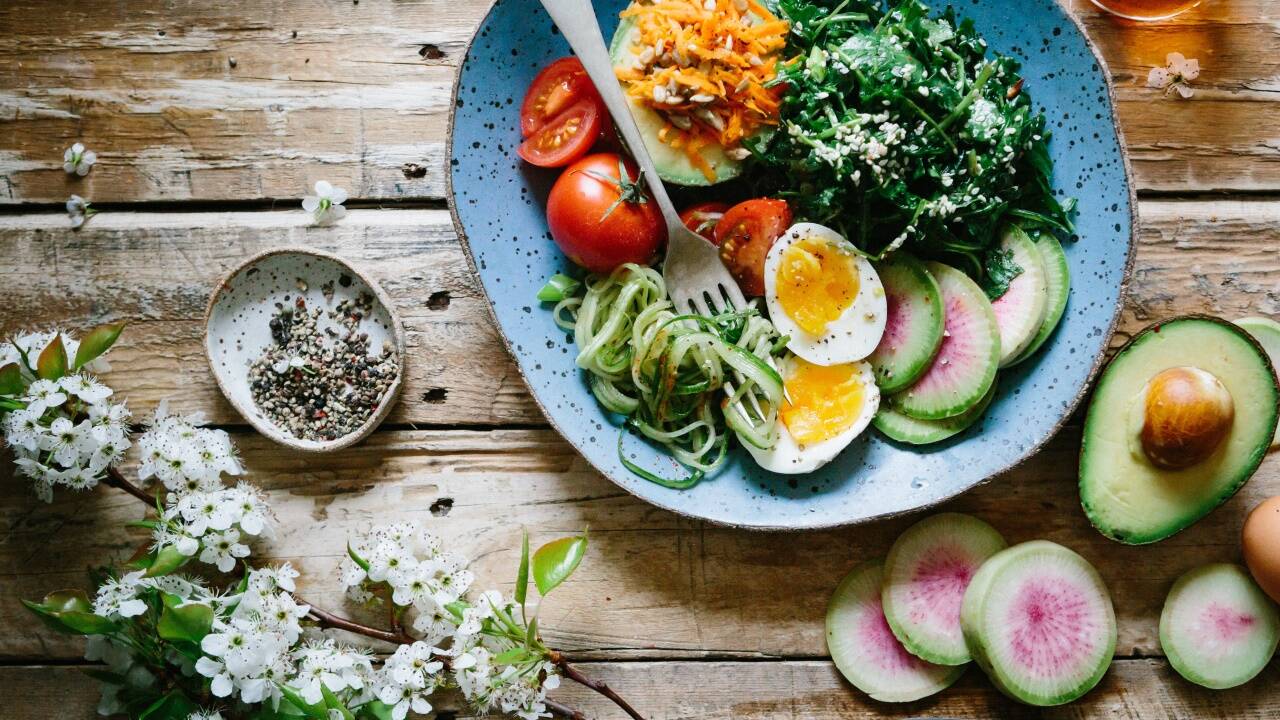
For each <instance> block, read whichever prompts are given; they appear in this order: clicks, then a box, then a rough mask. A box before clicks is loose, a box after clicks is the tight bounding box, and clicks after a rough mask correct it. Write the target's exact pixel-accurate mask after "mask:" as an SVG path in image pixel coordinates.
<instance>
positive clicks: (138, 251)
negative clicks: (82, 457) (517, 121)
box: [0, 201, 1280, 424]
mask: <svg viewBox="0 0 1280 720" xmlns="http://www.w3.org/2000/svg"><path fill="white" fill-rule="evenodd" d="M1141 213H1142V216H1143V219H1144V220H1143V231H1142V234H1141V243H1140V246H1139V248H1138V257H1137V262H1136V264H1135V270H1134V275H1133V279H1132V281H1131V283H1130V294H1129V299H1128V304H1127V305H1126V309H1125V314H1124V318H1123V322H1122V324H1121V334H1120V335H1119V336H1118V338H1119V339H1123V338H1124V337H1125V336H1126V335H1127V334H1128V333H1131V332H1133V331H1135V330H1137V329H1138V328H1140V327H1141V326H1143V325H1145V324H1146V323H1148V322H1151V321H1153V320H1156V319H1159V318H1162V317H1166V316H1168V315H1172V314H1175V313H1183V312H1210V313H1219V314H1223V315H1226V316H1229V317H1237V316H1240V315H1246V314H1264V315H1266V314H1270V315H1280V283H1277V282H1276V279H1275V278H1276V277H1277V273H1280V202H1268V201H1249V202H1234V201H1219V202H1201V203H1180V202H1164V201H1149V202H1144V203H1142V206H1141ZM307 221H308V218H307V216H306V215H305V214H304V213H303V212H301V211H300V210H299V211H291V212H285V211H281V212H269V213H267V212H236V213H136V214H135V213H103V214H101V215H98V216H95V217H94V218H93V219H92V220H90V221H89V223H88V224H87V225H86V226H85V228H84V229H82V230H80V231H79V232H74V233H73V232H71V231H69V230H67V229H66V226H65V224H64V223H65V219H64V218H63V216H61V215H55V214H39V215H21V216H0V246H2V247H4V248H5V252H6V253H7V258H6V263H7V268H8V269H7V271H6V302H4V303H0V332H12V331H14V330H17V329H20V328H22V327H29V326H33V325H34V326H46V325H50V324H53V323H64V324H66V325H67V326H69V327H85V326H88V325H91V324H93V323H97V322H101V321H103V320H107V319H127V320H129V321H130V322H131V323H133V325H132V327H131V328H130V329H129V330H128V331H127V332H126V333H125V336H124V338H123V339H122V341H121V346H120V347H119V348H117V349H115V350H113V352H112V355H111V357H112V358H113V359H114V360H115V361H116V362H115V366H114V369H113V370H112V372H111V374H110V377H109V380H110V382H111V383H112V384H113V386H114V387H115V388H116V389H117V390H119V391H120V392H121V393H122V395H124V396H126V397H128V398H129V402H130V405H131V406H132V407H133V408H134V409H135V411H137V412H140V413H141V412H149V411H150V409H151V408H152V407H154V405H155V404H156V403H157V402H158V401H159V400H161V399H163V398H166V397H168V398H171V399H172V400H173V401H174V402H175V403H176V405H175V406H176V407H180V408H183V409H186V410H194V409H201V410H204V411H206V412H207V413H208V414H209V417H210V419H211V421H213V422H218V423H228V422H235V423H239V422H242V420H241V419H240V418H239V416H237V415H236V414H235V413H234V411H233V410H232V409H231V408H230V406H229V405H228V404H227V403H226V402H225V401H224V400H223V399H222V396H221V395H220V394H219V393H218V391H217V389H216V387H215V386H214V385H213V381H212V378H211V377H210V375H209V373H208V367H207V364H206V363H205V360H204V356H203V350H202V349H201V333H202V331H203V326H202V322H203V320H202V318H203V313H204V306H205V302H206V299H207V296H208V293H209V291H210V290H211V289H212V287H213V284H214V283H215V282H216V281H217V279H218V278H219V277H221V276H222V275H223V274H224V273H225V272H226V271H228V270H229V269H230V268H232V267H234V266H235V265H236V264H238V263H239V262H240V261H241V260H242V259H243V258H244V257H247V256H248V255H250V254H252V253H254V252H256V251H258V250H261V249H264V248H268V247H274V246H279V245H285V244H293V243H302V244H307V245H313V246H315V247H320V248H323V249H328V250H333V251H335V252H338V253H341V254H343V255H345V256H347V257H348V258H350V259H351V260H352V261H354V262H357V263H359V264H362V265H364V266H366V267H367V268H368V269H369V270H370V272H371V274H372V275H373V276H374V277H376V278H379V279H380V280H381V281H382V282H383V284H384V286H385V287H386V289H387V291H388V293H390V295H391V297H392V298H393V299H394V300H395V301H396V303H397V305H398V308H399V310H400V313H401V315H402V316H403V317H404V321H405V324H406V328H407V330H408V333H409V338H408V344H409V357H408V363H407V372H408V384H407V386H406V392H405V394H404V396H403V397H402V399H401V401H400V405H399V407H398V408H396V410H395V411H394V412H393V414H392V416H391V418H390V421H391V422H393V423H405V422H409V423H432V424H446V423H468V424H507V423H541V422H543V419H542V416H541V415H540V414H539V413H538V411H537V410H536V408H534V406H533V403H532V402H531V401H530V399H529V398H528V395H527V391H526V390H525V388H524V384H523V383H522V382H521V381H520V378H519V374H518V373H517V372H516V369H515V365H514V364H513V363H512V362H511V361H510V360H509V359H508V357H507V355H506V352H505V350H504V349H503V348H502V345H501V343H499V342H498V340H497V336H496V334H495V333H494V331H493V330H492V327H491V325H490V322H489V317H488V312H487V310H486V309H485V304H484V299H483V298H482V297H481V296H480V294H479V291H478V290H477V288H476V286H475V284H474V279H473V278H472V277H471V274H470V271H469V269H468V267H467V263H466V260H465V258H464V257H463V254H462V251H461V249H460V248H459V247H458V244H457V240H456V238H455V236H454V234H453V228H452V225H451V224H450V222H449V218H448V214H447V213H445V212H443V211H438V210H394V211H392V210H356V211H353V212H352V213H351V214H349V215H348V216H347V218H346V219H345V220H343V221H342V222H341V223H339V224H338V225H337V226H335V227H328V228H319V227H308V226H307ZM531 242H539V243H541V242H545V240H543V239H541V238H537V239H533V240H531ZM1083 242H1088V239H1085V240H1084V241H1083ZM477 359H480V360H482V361H480V362H477Z"/></svg>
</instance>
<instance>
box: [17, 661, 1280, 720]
mask: <svg viewBox="0 0 1280 720" xmlns="http://www.w3.org/2000/svg"><path fill="white" fill-rule="evenodd" d="M583 667H584V669H585V670H586V671H588V672H590V673H591V674H592V675H593V676H595V677H598V678H600V679H602V680H604V681H606V682H607V683H609V685H610V686H612V687H613V688H615V689H616V690H617V691H618V692H619V693H620V694H621V695H622V696H623V697H625V698H627V700H628V701H629V702H631V703H632V704H633V705H634V706H635V707H636V709H637V710H639V711H640V712H641V713H642V714H643V715H644V716H645V717H646V718H648V720H801V719H802V718H803V719H804V720H870V719H872V718H904V719H905V718H919V717H922V716H927V717H946V718H953V719H955V720H961V719H964V720H969V719H972V720H989V719H990V718H1008V719H1009V720H1067V719H1071V720H1076V719H1079V718H1102V717H1105V718H1108V719H1114V720H1153V719H1155V718H1159V719H1161V720H1176V719H1178V718H1196V720H1264V719H1269V718H1274V717H1275V715H1276V713H1277V712H1278V711H1280V698H1277V694H1276V692H1275V691H1274V688H1275V687H1276V681H1277V680H1280V672H1277V670H1276V668H1275V665H1273V666H1272V667H1271V668H1269V669H1268V670H1266V671H1264V672H1263V674H1262V675H1261V676H1260V677H1258V678H1257V679H1255V680H1254V681H1253V682H1251V683H1249V684H1247V685H1245V686H1244V687H1240V688H1235V689H1233V690H1226V691H1218V692H1215V691H1210V690H1205V689H1203V688H1200V687H1196V686H1194V685H1191V684H1190V683H1188V682H1186V681H1185V680H1183V679H1182V678H1180V677H1178V676H1177V675H1176V674H1175V673H1174V672H1173V671H1172V670H1171V669H1169V667H1168V665H1167V664H1166V663H1165V662H1164V661H1161V660H1117V661H1116V663H1115V664H1114V665H1112V667H1111V670H1110V671H1109V672H1108V673H1107V675H1106V677H1105V678H1103V680H1102V683H1101V684H1100V685H1099V686H1098V687H1097V688H1096V689H1095V690H1094V691H1093V692H1091V693H1090V694H1088V695H1086V696H1085V697H1084V698H1083V699H1081V700H1079V701H1077V702H1075V703H1072V704H1071V705H1067V706H1063V707H1058V708H1031V707H1027V706H1025V705H1019V704H1017V703H1014V702H1012V701H1010V700H1008V699H1007V698H1005V697H1004V696H1002V695H1000V694H999V693H998V692H996V691H995V690H994V689H993V688H992V687H991V685H990V684H989V683H988V682H987V680H986V678H984V677H983V676H982V673H981V672H980V671H978V670H977V669H970V670H969V671H968V672H967V673H965V675H964V676H963V677H962V678H961V679H960V681H959V682H958V683H957V684H956V685H954V686H952V687H951V688H949V689H947V690H946V691H944V692H942V693H940V694H939V695H936V696H934V697H932V698H929V699H926V700H922V701H919V702H915V703H908V704H905V705H889V704H884V703H877V702H874V701H870V700H867V699H866V698H865V696H863V695H861V694H860V693H858V692H857V691H856V690H854V689H852V688H851V687H850V686H849V685H848V684H847V683H845V682H844V681H843V680H842V679H841V678H840V676H839V674H838V673H836V671H835V669H834V668H833V667H832V666H831V664H830V663H828V662H826V661H822V660H801V661H790V662H724V661H718V662H605V663H589V664H586V665H584V666H583ZM94 685H95V683H93V682H91V681H88V680H87V679H86V678H84V676H82V675H81V674H80V673H79V672H78V670H76V669H75V668H72V667H65V666H53V667H50V666H19V667H5V668H0V704H3V705H4V707H6V708H9V710H8V712H9V714H8V715H7V717H9V718H12V720H44V719H45V718H51V717H57V718H63V719H64V720H81V719H83V720H90V718H93V717H96V715H95V714H94V713H93V708H94V707H95V706H96V704H97V689H96V688H95V687H94ZM551 697H552V698H553V699H555V700H557V701H559V702H562V703H566V704H568V705H570V706H572V707H575V708H578V709H579V710H582V711H583V712H584V713H585V714H586V716H587V717H590V718H596V719H597V720H623V719H624V718H625V717H626V716H625V715H623V714H622V713H621V712H620V711H619V710H618V709H617V708H615V707H613V706H612V705H610V704H609V702H608V701H607V700H605V699H603V698H601V697H600V696H599V695H596V694H595V693H593V692H591V691H590V690H586V689H584V688H581V687H579V686H577V685H574V684H573V683H571V682H566V683H564V684H563V685H562V686H561V688H560V689H559V690H557V691H555V692H554V693H553V694H552V696H551ZM459 700H460V699H459V698H458V697H456V696H452V697H450V696H441V702H440V703H438V705H437V711H438V712H441V714H440V715H438V717H441V718H443V717H445V715H444V713H445V712H447V713H450V714H449V715H448V717H451V718H458V720H472V719H473V718H475V716H473V715H472V714H471V713H469V712H467V711H466V710H465V709H464V708H463V707H462V705H461V703H460V702H459ZM454 713H456V714H454ZM415 717H416V716H415ZM476 720H478V719H476Z"/></svg>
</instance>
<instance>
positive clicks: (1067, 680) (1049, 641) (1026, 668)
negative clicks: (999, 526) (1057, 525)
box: [961, 540, 1116, 706]
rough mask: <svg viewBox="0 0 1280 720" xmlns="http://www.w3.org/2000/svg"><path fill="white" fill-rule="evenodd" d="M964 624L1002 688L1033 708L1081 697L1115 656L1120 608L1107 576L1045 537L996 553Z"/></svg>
mask: <svg viewBox="0 0 1280 720" xmlns="http://www.w3.org/2000/svg"><path fill="white" fill-rule="evenodd" d="M988 566H990V568H991V570H990V571H988V570H987V567H988ZM961 622H962V625H963V627H964V636H965V638H966V640H969V641H970V642H971V645H970V651H971V652H972V654H973V655H974V657H975V658H978V659H979V664H980V665H982V666H983V667H984V669H986V670H987V671H988V673H989V674H990V675H991V676H992V680H993V681H994V682H995V685H996V686H997V687H999V688H1000V689H1001V690H1002V691H1004V692H1005V693H1006V694H1008V695H1009V696H1010V697H1012V698H1014V699H1016V700H1019V701H1021V702H1024V703H1027V704H1029V705H1038V706H1049V705H1061V704H1063V703H1068V702H1071V701H1072V700H1075V699H1077V698H1079V697H1081V696H1082V695H1084V694H1085V693H1087V692H1088V691H1089V690H1091V689H1092V688H1093V687H1094V686H1095V685H1097V684H1098V681H1100V680H1101V679H1102V676H1103V675H1104V674H1105V673H1106V671H1107V668H1108V667H1110V666H1111V659H1112V656H1113V655H1114V654H1115V644H1116V623H1115V611H1114V609H1113V608H1112V605H1111V596H1110V594H1109V593H1108V592H1107V589H1106V586H1105V585H1104V584H1103V583H1102V578H1100V577H1099V576H1098V573H1097V571H1096V570H1094V568H1093V566H1092V565H1090V564H1089V563H1088V561H1086V560H1085V559H1084V558H1082V557H1080V556H1079V555H1077V554H1076V553H1074V552H1072V551H1071V550H1068V549H1067V548H1064V547H1062V546H1061V545H1058V544H1055V543H1051V542H1048V541H1045V540H1037V541H1033V542H1028V543H1023V544H1021V545H1016V546H1014V547H1011V548H1009V549H1007V550H1003V551H1001V552H999V553H997V554H996V555H994V556H992V558H991V559H990V560H988V561H987V563H986V564H985V565H984V566H983V569H981V570H979V572H978V575H977V577H975V578H974V580H973V582H972V583H971V584H970V590H969V591H967V592H966V597H965V600H964V608H963V610H962V612H961Z"/></svg>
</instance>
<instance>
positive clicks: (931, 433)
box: [871, 383, 996, 445]
mask: <svg viewBox="0 0 1280 720" xmlns="http://www.w3.org/2000/svg"><path fill="white" fill-rule="evenodd" d="M995 396H996V383H992V384H991V389H990V390H988V391H987V394H986V395H983V396H982V399H981V400H979V401H978V404H977V405H974V406H973V407H971V408H969V409H968V410H966V411H964V412H962V413H960V414H959V415H957V416H955V417H949V418H943V419H942V420H917V419H915V418H913V417H911V416H910V415H907V414H904V413H900V412H898V411H897V410H895V409H894V408H893V406H892V404H891V402H886V403H881V404H880V410H879V411H878V412H876V416H875V417H874V418H872V420H871V424H872V425H875V426H876V429H877V430H879V431H880V432H882V433H884V435H885V437H887V438H889V439H890V440H896V441H898V442H900V443H907V444H908V445H929V444H930V443H936V442H942V441H943V440H946V439H947V438H949V437H952V436H955V435H958V434H960V433H962V432H964V431H965V430H968V429H969V426H971V425H973V424H974V423H976V422H977V421H978V419H979V418H981V417H982V414H983V413H984V412H986V410H987V406H988V405H990V404H991V400H992V399H993V398H994V397H995Z"/></svg>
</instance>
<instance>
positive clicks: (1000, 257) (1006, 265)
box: [982, 247, 1022, 300]
mask: <svg viewBox="0 0 1280 720" xmlns="http://www.w3.org/2000/svg"><path fill="white" fill-rule="evenodd" d="M983 265H984V270H985V271H986V278H985V279H984V282H983V283H982V289H983V290H984V291H986V293H987V297H989V298H991V299H992V300H995V299H996V298H999V297H1000V296H1001V295H1004V294H1005V293H1006V292H1008V291H1009V283H1011V282H1013V280H1014V278H1016V277H1018V276H1019V275H1021V274H1022V266H1021V265H1019V264H1018V262H1017V261H1016V260H1014V259H1013V251H1011V250H1004V249H1002V248H999V247H992V248H991V249H990V250H988V251H987V256H986V262H985V263H983Z"/></svg>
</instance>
